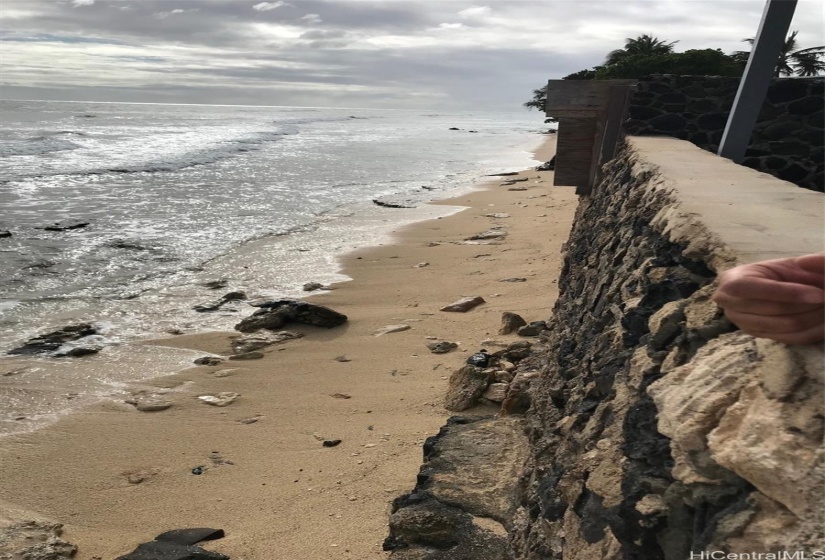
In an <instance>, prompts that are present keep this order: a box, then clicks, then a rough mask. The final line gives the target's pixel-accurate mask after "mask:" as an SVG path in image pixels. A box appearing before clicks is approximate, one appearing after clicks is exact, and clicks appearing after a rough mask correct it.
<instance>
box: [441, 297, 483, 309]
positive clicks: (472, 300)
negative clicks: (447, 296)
mask: <svg viewBox="0 0 825 560" xmlns="http://www.w3.org/2000/svg"><path fill="white" fill-rule="evenodd" d="M482 303H486V302H485V301H484V298H483V297H481V296H468V297H465V298H461V299H460V300H458V301H454V302H453V303H451V304H450V305H445V306H444V307H442V308H441V309H440V310H439V311H452V312H454V313H465V312H467V311H469V310H470V309H472V308H473V307H476V306H477V305H481V304H482Z"/></svg>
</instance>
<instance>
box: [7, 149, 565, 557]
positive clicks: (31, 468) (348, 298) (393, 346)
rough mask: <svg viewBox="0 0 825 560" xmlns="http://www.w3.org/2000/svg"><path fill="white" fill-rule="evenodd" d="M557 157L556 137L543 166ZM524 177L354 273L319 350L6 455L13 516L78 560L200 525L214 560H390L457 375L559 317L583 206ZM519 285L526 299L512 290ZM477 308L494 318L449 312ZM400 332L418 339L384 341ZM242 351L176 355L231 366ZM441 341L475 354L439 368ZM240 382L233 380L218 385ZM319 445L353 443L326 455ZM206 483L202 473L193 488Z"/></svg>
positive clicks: (94, 411) (286, 348)
mask: <svg viewBox="0 0 825 560" xmlns="http://www.w3.org/2000/svg"><path fill="white" fill-rule="evenodd" d="M554 151H555V145H554V138H553V137H548V141H547V142H545V144H544V146H543V147H542V148H541V149H540V150H539V152H538V153H537V159H539V160H541V161H544V160H546V159H549V157H550V155H552V153H553V152H554ZM520 177H521V178H527V179H528V180H527V181H526V182H519V183H517V184H516V185H514V186H516V187H526V190H523V191H512V190H508V188H511V187H507V186H500V185H501V183H502V182H503V181H504V180H506V179H510V178H509V177H507V178H502V179H494V180H492V181H490V183H489V184H486V185H485V186H483V188H481V189H480V190H476V191H474V192H472V193H471V194H468V195H466V196H461V197H458V198H455V199H452V200H447V201H442V202H439V204H447V205H458V206H465V207H467V209H466V210H464V211H462V212H460V213H457V214H454V215H452V216H449V217H445V218H441V219H436V220H430V221H426V222H420V223H417V224H414V225H412V226H409V227H405V228H403V229H402V230H400V231H398V232H396V234H397V235H396V238H395V240H394V241H393V243H392V244H388V245H385V246H380V247H376V248H371V249H368V250H363V251H360V252H357V253H354V254H350V255H347V256H346V257H344V258H343V263H344V266H345V272H346V274H348V275H349V276H350V277H352V278H353V280H352V281H350V282H345V283H341V284H338V285H336V286H335V289H334V290H332V291H329V292H326V293H323V294H319V295H313V296H312V298H311V301H312V302H314V303H318V304H322V305H326V306H329V307H331V308H333V309H335V310H337V311H340V312H342V313H344V314H346V315H348V317H349V322H348V323H347V324H345V325H344V326H342V327H338V328H334V329H330V330H326V329H317V328H311V327H296V328H292V327H291V326H287V328H288V329H289V330H293V331H297V332H301V333H304V334H305V337H304V338H302V339H299V340H294V341H290V342H287V343H285V344H282V345H278V346H274V347H270V348H269V349H267V350H266V351H265V353H266V356H265V357H264V358H263V359H259V360H251V361H229V362H225V363H224V364H222V365H220V366H215V367H194V368H192V369H189V370H186V371H183V372H181V373H179V374H177V375H174V376H171V377H165V378H160V379H155V380H153V381H151V382H149V385H151V386H152V387H167V388H174V389H175V390H174V391H172V392H170V393H169V394H168V395H167V397H168V398H169V399H171V400H172V401H174V406H173V407H172V408H170V409H168V410H166V411H162V412H155V413H143V412H137V411H136V410H134V408H133V407H131V406H130V405H126V404H122V403H108V404H101V405H97V406H95V407H93V408H90V409H87V410H85V411H84V412H82V413H78V414H73V415H70V416H68V417H66V418H64V419H63V420H61V421H60V422H58V423H56V424H54V425H52V426H50V427H48V428H46V429H43V430H40V431H38V432H34V433H30V434H24V435H17V436H11V437H8V438H4V439H2V440H0V473H2V475H0V476H2V479H1V480H0V502H6V503H10V504H14V505H16V506H19V507H22V508H25V509H27V510H31V511H35V512H38V513H40V514H42V515H44V516H46V517H48V518H51V519H53V520H55V521H58V522H61V523H64V524H65V534H64V538H66V539H67V540H69V541H70V542H73V543H75V544H77V545H78V547H79V552H78V555H77V558H78V559H79V560H92V559H94V558H100V559H103V560H110V559H112V558H115V557H116V556H118V555H120V554H124V553H126V552H128V551H130V550H132V549H133V548H134V547H135V546H136V545H137V544H138V543H140V542H143V541H146V540H151V539H152V538H153V537H154V536H155V535H157V534H159V533H161V532H163V531H165V530H168V529H173V528H182V527H197V526H201V527H203V526H208V527H215V528H221V529H224V530H225V531H226V537H225V538H224V539H222V540H219V541H214V542H210V543H206V544H205V548H207V549H210V550H215V551H219V552H222V553H224V554H227V555H229V556H230V557H231V558H232V559H233V560H281V559H283V560H297V559H300V560H316V559H317V560H325V559H335V558H350V559H357V560H368V559H379V558H386V553H384V552H382V550H381V543H382V541H383V539H384V537H385V536H386V534H387V517H388V513H389V507H390V502H391V501H392V499H393V498H395V497H396V496H398V495H399V494H402V493H404V492H407V491H409V490H410V489H411V488H412V487H413V485H414V482H415V476H416V473H417V472H418V469H419V467H420V465H421V456H422V450H421V446H422V443H423V441H424V439H425V438H427V437H428V436H430V435H433V434H435V433H437V431H438V429H439V427H440V426H441V425H443V424H444V422H445V421H446V419H447V417H448V416H449V413H448V412H447V411H446V410H444V408H443V406H442V401H443V395H444V391H445V388H446V386H447V379H448V377H449V375H450V373H451V372H452V371H454V370H455V369H457V368H458V367H460V366H461V364H462V363H463V362H464V360H465V359H466V358H467V356H468V355H469V353H472V352H475V351H477V350H478V349H479V348H480V347H481V341H483V340H485V339H490V338H493V339H497V340H501V341H508V340H513V339H515V338H516V337H515V336H514V335H509V336H498V335H497V331H498V328H499V325H500V318H501V314H502V312H504V311H513V312H517V313H519V314H521V315H522V316H523V317H524V318H525V319H527V320H528V321H531V320H539V319H546V318H548V317H549V315H550V313H551V310H552V305H553V302H554V301H555V298H556V295H557V291H556V284H555V282H556V279H557V278H558V274H559V269H560V254H561V244H562V243H563V242H564V241H565V239H566V238H567V234H568V232H569V229H570V225H571V222H572V217H573V212H574V210H575V205H576V203H577V199H576V196H575V195H574V194H573V190H572V189H570V188H560V187H553V186H552V172H536V171H533V170H529V171H525V172H522V173H521V174H520ZM388 212H391V210H388ZM493 213H506V214H509V217H506V218H494V217H489V216H488V214H493ZM493 226H503V228H504V230H505V231H506V232H507V237H506V238H505V239H504V240H503V241H495V242H493V243H490V244H465V243H462V241H463V240H464V239H465V238H467V237H469V236H471V235H473V234H477V233H479V232H482V231H484V230H487V229H489V228H490V227H493ZM424 262H426V263H429V264H428V265H427V266H420V267H416V265H417V264H419V263H424ZM512 277H521V278H526V282H501V280H502V279H505V278H512ZM467 295H481V296H482V297H484V299H485V300H486V301H487V303H486V304H484V305H481V306H479V307H477V308H475V309H474V310H472V311H470V312H468V313H445V312H440V311H439V310H438V309H439V308H440V307H442V306H443V305H446V304H448V303H451V302H453V301H455V300H457V299H459V298H460V297H462V296H467ZM393 324H406V325H409V326H410V327H411V328H410V329H409V330H406V331H404V332H398V333H392V334H387V335H383V336H378V337H376V336H374V335H373V333H374V332H375V331H377V330H378V329H380V328H381V327H384V326H386V325H393ZM236 335H237V333H234V334H232V333H209V334H201V335H193V336H180V337H177V338H174V339H171V340H165V341H162V343H163V344H166V345H172V346H178V347H186V348H193V349H199V350H203V351H205V352H211V353H216V354H224V355H226V354H229V353H230V349H229V342H230V340H231V338H232V337H233V336H236ZM427 337H438V338H440V339H444V340H449V341H454V342H459V343H460V346H459V348H458V350H456V351H453V352H451V353H449V354H443V355H435V354H431V353H430V352H429V351H428V350H427V348H426V346H425V345H426V343H427V342H429V340H428V339H427ZM488 344H489V343H488ZM489 347H490V348H493V347H492V346H489ZM338 356H346V357H347V358H348V359H350V360H351V361H346V362H343V361H337V360H336V359H335V358H336V357H338ZM228 368H236V369H235V371H233V372H230V374H229V375H227V376H225V377H218V376H215V375H214V373H215V372H216V371H218V370H225V369H228ZM221 391H234V392H237V393H239V394H240V395H241V396H240V397H239V398H238V400H237V401H236V402H235V403H234V404H232V405H230V406H228V407H225V408H217V407H212V406H208V405H205V404H204V403H202V402H200V401H198V399H197V398H196V396H197V395H203V394H206V393H216V392H221ZM335 394H344V395H348V396H349V397H350V398H340V395H339V396H338V397H335V396H332V395H335ZM482 408H483V407H482ZM494 411H495V410H494V409H493V408H489V409H487V410H486V412H494ZM255 416H258V417H259V419H258V420H257V421H256V422H254V423H251V424H246V423H241V422H239V420H242V419H247V418H250V417H255ZM319 438H320V439H341V440H342V443H341V444H340V445H338V446H337V447H333V448H325V447H323V446H322V442H321V441H320V439H319ZM196 466H204V467H205V472H204V474H202V475H200V476H196V475H193V474H192V472H191V470H192V468H193V467H196ZM130 477H131V479H132V480H131V482H130ZM141 479H142V481H141V482H139V483H134V482H136V481H138V480H141ZM0 517H2V516H0Z"/></svg>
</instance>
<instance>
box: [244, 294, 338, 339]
mask: <svg viewBox="0 0 825 560" xmlns="http://www.w3.org/2000/svg"><path fill="white" fill-rule="evenodd" d="M255 307H259V308H260V309H258V311H256V312H255V313H253V314H252V315H251V316H249V317H247V318H246V319H244V320H243V321H241V322H240V323H238V324H237V325H235V330H237V331H241V332H252V331H257V330H258V329H269V330H277V329H280V328H281V327H282V326H284V325H285V324H286V323H290V322H291V323H302V324H304V325H312V326H315V327H325V328H328V329H331V328H332V327H337V326H340V325H343V324H344V323H346V322H347V316H346V315H344V314H342V313H338V312H337V311H333V310H332V309H330V308H329V307H324V306H323V305H316V304H314V303H307V302H305V301H299V300H294V299H281V300H277V301H267V302H264V303H259V304H256V305H255Z"/></svg>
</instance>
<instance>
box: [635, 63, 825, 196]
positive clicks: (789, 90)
mask: <svg viewBox="0 0 825 560" xmlns="http://www.w3.org/2000/svg"><path fill="white" fill-rule="evenodd" d="M738 87H739V78H726V77H720V76H671V75H662V76H648V77H646V78H643V79H642V80H640V81H639V84H638V86H637V88H636V91H635V92H634V93H633V95H632V97H631V100H630V105H629V110H628V117H629V118H628V121H627V123H626V125H625V129H626V130H627V133H628V134H635V135H665V136H672V137H674V138H680V139H682V140H689V141H690V142H692V143H694V144H696V145H697V146H699V147H700V148H703V149H705V150H709V151H711V152H714V153H716V151H717V150H718V148H719V143H720V141H721V140H722V133H723V132H724V130H725V124H726V123H727V120H728V114H729V113H730V109H731V107H732V106H733V100H734V98H735V97H736V90H737V88H738ZM823 91H825V79H823V78H821V77H819V78H775V79H774V80H773V81H772V82H771V85H770V88H769V89H768V93H767V96H766V98H765V102H764V104H763V106H762V111H761V113H760V114H759V119H758V121H757V123H756V126H755V127H754V131H753V136H752V137H751V141H750V145H749V147H748V151H747V153H746V157H745V160H744V161H743V162H742V163H743V165H746V166H748V167H751V168H753V169H757V170H759V171H763V172H765V173H770V174H771V175H774V176H776V177H779V178H780V179H784V180H786V181H791V182H793V183H795V184H797V185H799V186H801V187H804V188H806V189H812V190H816V191H822V190H823V183H824V182H825V161H824V160H823V140H825V130H823V127H825V125H824V124H823V109H825V97H823Z"/></svg>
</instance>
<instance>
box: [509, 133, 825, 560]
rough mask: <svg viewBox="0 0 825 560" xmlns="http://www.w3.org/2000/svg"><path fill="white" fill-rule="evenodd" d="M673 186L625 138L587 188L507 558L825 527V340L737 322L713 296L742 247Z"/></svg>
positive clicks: (626, 558) (632, 557)
mask: <svg viewBox="0 0 825 560" xmlns="http://www.w3.org/2000/svg"><path fill="white" fill-rule="evenodd" d="M663 185H664V183H663V181H661V180H660V178H658V177H657V175H656V171H655V169H650V168H649V167H647V166H645V164H644V162H640V161H639V157H638V154H637V153H634V151H633V150H632V149H631V148H629V147H627V146H625V147H624V148H623V149H622V151H621V152H620V154H619V156H618V157H617V158H616V159H615V160H614V161H612V162H611V163H610V164H608V166H607V168H606V176H605V179H604V181H603V182H602V183H601V184H600V185H599V187H598V188H597V189H596V191H595V192H594V193H593V195H592V196H590V197H583V198H582V199H581V202H580V205H579V208H578V210H577V215H576V219H575V222H574V224H575V225H574V228H573V230H572V232H571V235H570V239H569V240H568V242H567V243H566V245H565V262H564V268H563V271H562V274H561V278H560V283H559V287H560V296H559V299H558V301H557V303H556V305H555V308H554V312H553V317H552V318H551V319H550V320H549V321H548V326H549V328H550V331H549V333H550V334H549V336H548V337H547V340H546V341H545V342H546V343H547V345H549V347H550V352H549V354H548V355H549V357H548V358H547V361H546V363H545V364H543V369H542V374H541V376H540V378H539V380H538V382H537V383H536V382H534V385H533V390H532V406H531V408H530V409H529V411H528V412H527V418H526V421H527V425H528V435H529V441H530V454H529V456H528V459H527V461H526V467H525V469H524V471H523V473H522V476H521V478H520V492H521V496H520V504H519V508H518V510H517V511H516V513H515V516H514V521H513V523H512V527H511V529H510V552H509V553H510V555H511V557H512V558H516V559H519V560H540V559H541V560H549V559H553V560H561V559H563V560H585V559H587V560H592V559H616V560H618V559H622V560H684V559H685V558H688V557H690V552H691V551H693V552H695V553H699V552H701V551H753V550H756V551H760V550H763V551H764V550H770V549H775V548H776V547H778V546H780V545H781V546H783V550H785V549H788V546H791V545H792V544H794V545H798V547H802V546H809V547H810V546H814V545H822V544H823V543H825V537H823V534H822V529H821V528H818V527H819V526H820V525H819V524H820V523H821V521H822V519H823V517H822V511H821V505H819V506H818V505H816V504H814V502H815V501H816V499H818V498H821V497H822V496H823V494H822V487H821V480H822V479H823V476H822V475H823V473H825V467H824V466H823V465H825V461H824V460H823V459H824V458H825V453H824V452H823V447H822V433H823V432H822V418H823V416H822V399H823V392H822V384H821V380H820V381H815V380H812V379H811V378H810V375H809V374H810V372H811V371H818V372H819V374H821V370H822V367H821V364H820V365H819V366H815V365H812V364H814V362H815V360H816V359H819V360H821V355H822V352H821V349H820V350H819V354H816V353H814V354H813V355H803V354H794V353H793V352H791V351H790V350H788V347H784V346H783V345H780V344H778V343H773V342H771V341H760V340H756V339H753V338H752V337H750V336H747V335H744V334H742V333H739V332H734V331H735V328H734V326H733V325H731V324H730V323H729V322H728V321H727V320H725V319H724V318H723V317H722V316H721V314H720V312H719V310H718V309H717V307H716V306H715V304H713V303H712V302H711V301H710V296H711V294H712V291H713V288H714V285H713V282H714V281H715V276H716V275H715V273H714V270H717V269H719V268H720V266H721V265H722V264H724V263H725V262H726V259H730V258H731V255H730V253H729V252H728V251H726V249H725V247H724V244H722V243H721V242H720V240H719V239H718V237H716V236H714V235H713V234H710V233H709V232H707V231H706V230H704V229H703V226H702V224H701V223H700V222H698V221H697V218H696V216H695V215H692V214H686V213H680V212H679V210H678V208H679V204H678V201H677V200H676V199H675V195H674V194H673V192H672V191H670V190H668V188H666V186H663ZM806 360H807V361H806ZM780 364H781V365H780ZM805 364H808V365H805ZM817 367H819V370H816V368H817ZM805 368H808V370H806V369H805ZM783 372H784V373H783ZM819 374H818V375H819ZM772 375H779V376H780V377H781V378H782V379H783V380H784V381H781V382H779V381H777V382H772V381H770V380H769V379H770V378H771V376H772ZM811 375H813V374H811ZM793 380H795V381H793ZM803 380H804V381H803ZM771 386H775V387H777V389H776V391H774V392H771V390H768V389H766V387H771ZM783 407H784V408H783ZM806 407H807V408H806ZM765 411H770V412H765ZM790 434H793V436H790ZM788 449H790V451H789V450H788ZM812 473H818V474H812ZM783 478H787V479H792V480H793V482H792V483H790V482H788V483H781V484H780V483H779V482H778V481H779V480H780V479H783ZM780 486H781V487H780ZM794 487H797V489H794ZM803 488H804V491H803V490H801V489H803ZM804 495H807V496H809V497H808V498H804V497H801V496H804ZM799 500H802V502H804V503H800V502H799ZM818 508H819V509H818Z"/></svg>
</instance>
